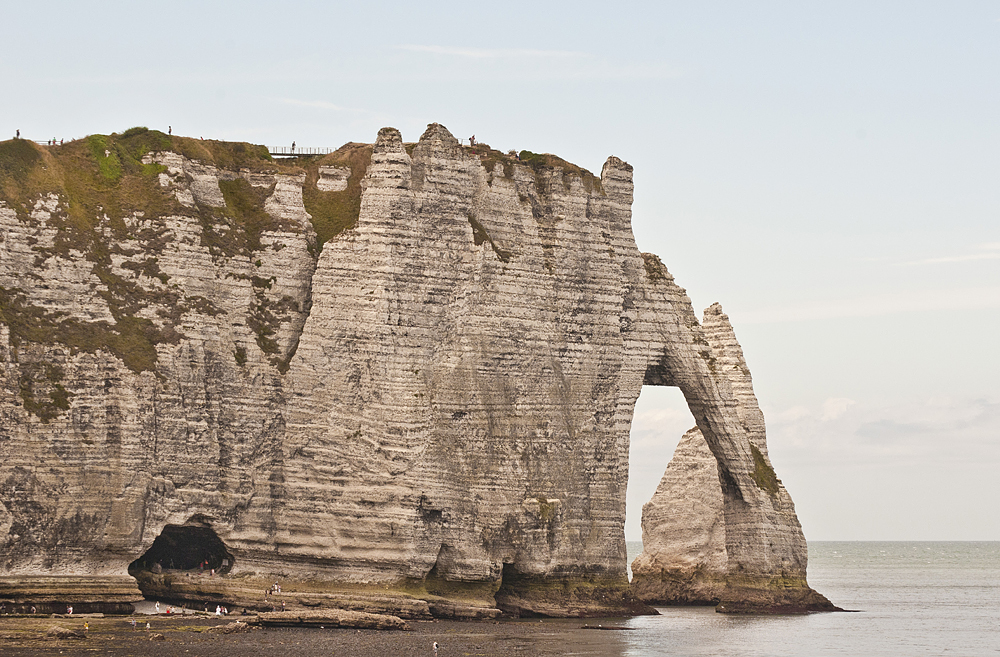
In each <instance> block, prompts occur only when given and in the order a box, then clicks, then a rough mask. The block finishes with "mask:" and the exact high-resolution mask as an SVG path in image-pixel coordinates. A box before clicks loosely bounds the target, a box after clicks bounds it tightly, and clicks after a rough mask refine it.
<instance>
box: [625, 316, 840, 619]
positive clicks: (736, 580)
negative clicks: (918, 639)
mask: <svg viewBox="0 0 1000 657" xmlns="http://www.w3.org/2000/svg"><path fill="white" fill-rule="evenodd" d="M702 329H703V331H704V335H705V338H706V340H707V341H708V345H709V347H710V348H711V351H712V354H713V357H714V358H715V368H716V371H717V372H719V373H721V374H722V375H724V376H725V377H726V378H728V379H729V383H730V387H731V389H732V392H733V396H734V397H735V398H736V401H737V407H736V416H737V418H738V420H739V422H740V425H741V426H742V428H743V430H744V433H745V435H746V437H747V440H748V442H749V444H750V452H751V456H752V459H753V473H752V476H753V478H754V481H755V482H756V483H757V485H758V487H760V488H761V489H763V490H765V491H766V492H767V493H768V495H769V496H770V497H771V507H772V511H771V513H772V514H773V515H772V516H771V519H770V522H771V526H770V528H769V529H768V530H767V535H768V541H769V551H770V552H771V553H772V555H773V556H774V557H775V558H774V561H773V562H772V565H771V570H770V572H769V573H767V576H766V577H762V576H760V575H759V574H758V575H754V576H751V577H746V576H745V575H744V574H743V573H742V572H741V571H740V569H739V567H738V566H737V567H736V568H733V567H731V566H732V564H731V563H730V561H729V544H728V540H729V538H728V536H727V531H726V530H727V521H728V520H729V517H728V516H727V515H726V512H725V505H726V500H725V495H724V492H723V489H722V487H721V486H720V478H719V466H718V461H717V459H716V457H715V455H714V454H713V453H712V450H711V448H710V447H709V445H708V443H707V442H706V441H705V437H704V436H703V435H702V433H701V430H700V428H699V427H694V428H692V429H690V430H689V431H687V432H686V433H685V434H684V436H683V437H682V438H681V440H680V443H678V445H677V448H676V450H675V451H674V456H673V458H672V459H671V460H670V463H669V464H668V465H667V469H666V471H665V472H664V473H663V478H662V479H661V480H660V484H659V486H657V489H656V493H654V495H653V498H652V499H651V500H650V501H649V502H647V503H646V504H645V505H643V508H642V545H643V551H642V553H640V554H639V556H638V557H636V559H635V561H634V562H633V564H632V573H633V579H632V591H633V592H634V593H635V594H636V595H637V597H639V598H640V599H641V600H644V601H646V602H649V603H651V604H719V603H721V604H719V607H718V610H719V611H726V612H732V613H739V612H742V611H761V610H772V611H829V610H834V609H836V607H834V606H833V605H832V604H831V603H830V602H829V601H828V600H827V599H826V598H825V597H823V596H822V595H820V594H819V593H816V592H815V591H813V590H812V589H811V588H809V586H808V584H806V562H807V558H808V550H807V547H806V541H805V537H804V536H803V535H802V530H801V527H800V526H799V522H798V519H797V518H796V517H795V507H794V505H793V504H792V498H791V497H790V496H789V495H788V491H787V490H785V487H784V485H783V484H782V483H781V480H780V479H778V478H777V476H776V475H775V473H774V469H773V468H772V466H771V462H770V459H769V457H768V454H767V438H766V433H765V427H764V414H763V413H762V412H761V410H760V406H759V405H758V404H757V397H756V395H754V392H753V381H752V379H751V377H750V369H749V368H748V367H747V364H746V360H745V359H744V357H743V349H742V348H741V347H740V344H739V342H737V340H736V334H735V332H734V331H733V328H732V325H731V324H730V323H729V318H728V317H727V316H726V315H725V314H724V313H723V312H722V306H720V305H719V304H717V303H716V304H713V305H712V306H711V307H709V308H707V309H706V310H705V313H704V315H703V319H702Z"/></svg>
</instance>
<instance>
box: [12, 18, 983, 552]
mask: <svg viewBox="0 0 1000 657" xmlns="http://www.w3.org/2000/svg"><path fill="white" fill-rule="evenodd" d="M0 15H2V17H3V35H2V38H0V79H2V80H3V81H4V86H3V89H4V90H3V93H2V96H0V98H2V100H0V133H2V132H4V131H5V132H6V133H9V135H10V136H13V134H14V130H15V129H20V130H21V134H22V136H25V137H29V138H34V139H39V140H44V139H50V138H53V137H54V138H56V139H59V138H65V139H70V138H74V137H81V136H83V135H85V134H89V133H109V132H120V131H122V130H124V129H126V128H128V127H131V126H134V125H146V126H149V127H151V128H158V129H160V130H166V127H167V126H168V125H172V126H173V128H174V133H175V134H181V135H187V136H193V137H202V136H203V137H206V138H216V139H229V140H241V141H250V142H256V143H265V144H290V143H291V142H292V140H295V141H296V142H297V143H298V144H299V145H301V146H329V147H337V146H340V145H341V144H343V143H345V142H348V141H369V142H370V141H373V140H374V138H375V135H376V133H377V131H378V129H379V128H381V127H383V126H394V127H396V128H399V129H400V130H401V131H402V133H403V137H404V139H406V140H415V139H417V138H418V137H419V136H420V134H421V133H422V132H423V130H424V128H425V126H426V124H428V123H431V122H439V123H442V124H444V125H446V126H447V127H448V128H449V129H450V130H451V131H452V132H453V133H454V134H455V135H456V136H458V137H463V138H467V137H468V136H469V135H471V134H475V135H476V136H477V138H478V139H479V140H480V141H483V142H487V143H489V144H491V145H492V146H494V147H495V148H500V149H503V150H507V149H510V148H517V149H528V150H532V151H536V152H550V153H556V154H558V155H560V156H562V157H564V158H566V159H568V160H570V161H572V162H574V163H576V164H579V165H580V166H583V167H586V168H588V169H590V170H591V171H594V172H596V173H599V172H600V169H601V166H602V164H603V163H604V160H605V159H606V158H607V156H608V155H612V154H613V155H617V156H619V157H621V158H623V159H625V160H626V161H628V162H629V163H631V164H632V165H633V166H634V167H635V182H636V190H635V205H634V207H633V211H634V215H633V227H634V230H635V235H636V240H637V242H638V244H639V248H640V249H641V250H643V251H652V252H654V253H657V254H659V255H660V256H661V257H662V259H663V261H664V263H665V264H666V265H667V267H668V268H669V269H670V271H671V272H672V273H673V274H674V276H675V277H676V278H677V281H678V283H680V284H681V285H682V286H684V287H686V288H687V290H688V292H689V294H690V295H691V298H692V300H693V301H694V304H695V308H696V310H697V311H698V312H699V313H700V311H701V309H703V308H705V307H706V306H708V305H709V304H711V303H712V302H714V301H719V302H721V303H722V305H723V307H724V308H725V310H726V312H727V313H728V314H729V315H730V318H731V319H732V321H733V324H734V326H735V328H736V334H737V336H738V338H739V339H740V342H741V343H742V344H743V347H744V351H745V353H746V357H747V361H748V363H749V365H750V369H751V371H752V372H753V376H754V383H755V388H756V391H757V396H758V398H759V399H760V402H761V406H762V408H763V409H764V413H765V417H766V418H767V425H768V440H769V445H770V454H771V458H772V460H773V462H774V465H775V468H776V470H777V472H778V475H779V477H780V478H781V479H782V480H783V481H784V482H785V484H786V486H787V487H788V489H789V492H790V493H791V495H792V498H793V499H794V500H795V502H796V507H797V510H798V513H799V518H800V520H801V521H802V525H803V528H804V530H805V533H806V537H807V538H809V539H814V540H824V539H825V540H836V539H840V540H852V539H873V540H875V539H881V540H919V539H928V540H947V539H970V540H971V539H981V540H1000V512H998V511H997V509H996V505H997V503H998V501H1000V483H998V476H997V475H998V471H1000V344H998V342H1000V341H998V333H1000V331H998V330H997V326H998V321H1000V175H998V174H1000V121H998V117H1000V4H998V3H996V2H962V3H945V2H938V3H925V2H873V1H870V0H869V1H865V2H827V3H815V2H813V3H802V2H771V3H768V2H757V3H745V2H690V0H687V1H685V2H655V3H654V2H650V3H644V2H636V3H629V4H627V5H625V6H624V7H622V6H618V5H616V4H615V3H607V2H601V3H592V2H581V1H576V2H571V3H570V2H537V1H534V2H516V1H513V0H508V1H506V2H502V3H470V2H455V3H432V2H423V3H378V2H366V3H359V2H354V3H335V2H294V1H289V2H284V3H273V2H267V3H264V2H255V1H244V2H238V3H237V2H227V3H222V2H206V1H200V2H182V1H175V2H170V3H152V2H139V1H135V0H132V1H130V2H119V3H113V2H65V3H55V2H44V1H41V0H34V1H33V2H24V1H22V2H16V3H15V2H12V1H10V0H4V1H3V2H2V4H0ZM692 424H693V421H692V420H691V418H690V415H689V414H687V411H686V409H685V407H684V405H683V401H682V399H681V397H680V394H679V392H678V391H677V390H673V389H646V390H645V391H644V393H643V396H642V397H641V399H640V402H639V405H638V407H637V413H636V418H635V423H634V428H633V450H632V459H633V472H632V477H631V479H630V490H629V511H628V519H627V523H626V534H627V537H628V538H629V539H638V538H639V537H640V532H639V514H640V508H641V505H642V503H643V502H644V501H646V500H647V499H648V498H649V496H650V495H651V493H652V491H653V490H654V489H655V486H656V483H657V481H658V479H659V477H660V475H661V474H662V471H663V468H664V467H665V465H666V463H667V461H668V460H669V458H670V454H671V452H672V450H673V447H674V445H675V444H676V442H677V440H678V439H679V438H680V435H681V433H683V431H684V430H685V429H687V428H689V427H690V426H691V425H692ZM646 463H650V464H652V465H650V466H649V467H648V468H643V467H642V465H643V464H646Z"/></svg>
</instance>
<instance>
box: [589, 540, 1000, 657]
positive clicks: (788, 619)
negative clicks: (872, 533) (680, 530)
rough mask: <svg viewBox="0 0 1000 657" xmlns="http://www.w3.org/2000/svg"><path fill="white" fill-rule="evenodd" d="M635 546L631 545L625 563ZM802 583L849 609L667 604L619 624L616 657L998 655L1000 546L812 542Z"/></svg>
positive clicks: (637, 544) (982, 544)
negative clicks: (750, 612) (767, 610)
mask: <svg viewBox="0 0 1000 657" xmlns="http://www.w3.org/2000/svg"><path fill="white" fill-rule="evenodd" d="M641 550H642V544H641V543H638V542H629V544H628V551H629V563H631V562H632V560H633V559H634V558H635V556H636V555H637V554H638V553H639V552H640V551H641ZM808 580H809V584H810V586H812V588H814V589H815V590H817V591H819V592H820V593H822V594H823V595H825V596H826V597H827V598H829V599H830V600H831V601H832V602H833V603H834V604H835V605H837V606H839V607H842V608H844V609H849V610H851V612H852V613H822V614H803V615H784V616H729V615H725V614H717V613H715V611H714V610H713V609H712V608H711V607H663V608H659V611H660V615H659V616H644V617H639V618H633V619H630V620H628V621H620V622H617V623H616V625H619V626H625V627H629V628H632V629H631V630H628V631H620V632H617V633H616V634H618V635H620V639H619V640H618V641H617V642H616V643H617V644H618V645H617V646H616V648H615V650H614V653H615V654H619V655H621V656H622V657H625V656H630V657H640V656H641V657H647V656H652V655H692V656H695V655H706V656H707V655H712V656H729V655H732V656H734V657H735V656H737V655H738V656H740V657H757V656H759V657H765V656H766V657H772V656H773V657H786V656H787V657H803V656H818V655H853V656H870V657H876V656H881V655H886V656H889V655H892V656H893V657H896V656H907V655H961V656H967V657H973V656H979V655H992V656H998V655H1000V542H966V541H946V542H858V541H850V542H840V541H810V542H809V570H808ZM609 622H610V621H609ZM581 652H587V651H586V650H582V651H581Z"/></svg>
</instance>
